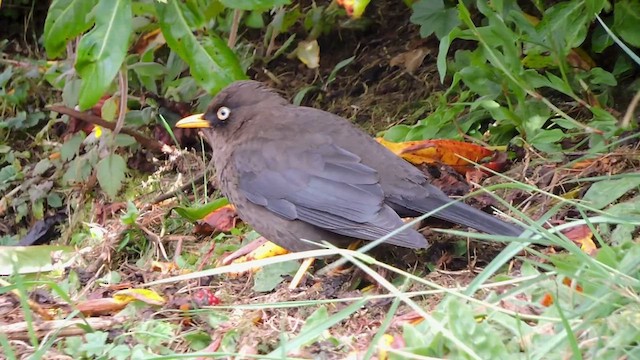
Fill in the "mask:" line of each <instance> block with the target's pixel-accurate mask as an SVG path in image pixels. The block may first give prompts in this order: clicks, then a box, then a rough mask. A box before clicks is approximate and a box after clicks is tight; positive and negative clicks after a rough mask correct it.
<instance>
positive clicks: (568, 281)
mask: <svg viewBox="0 0 640 360" xmlns="http://www.w3.org/2000/svg"><path fill="white" fill-rule="evenodd" d="M562 283H563V284H564V285H567V286H569V287H571V288H573V287H574V281H573V280H572V279H571V278H568V277H565V278H564V279H562ZM575 289H576V291H577V292H582V286H580V284H578V283H577V282H576V283H575Z"/></svg>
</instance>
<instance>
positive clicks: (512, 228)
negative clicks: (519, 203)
mask: <svg viewBox="0 0 640 360" xmlns="http://www.w3.org/2000/svg"><path fill="white" fill-rule="evenodd" d="M445 204H448V206H447V207H445V208H443V209H440V210H439V211H438V212H436V213H434V214H433V216H434V217H437V218H439V219H443V220H447V221H450V222H453V223H456V224H460V225H464V226H468V227H470V228H473V229H476V230H478V231H482V232H484V233H487V234H492V235H503V236H514V237H515V236H519V235H520V234H522V232H523V231H524V229H523V228H522V227H520V226H518V225H515V224H509V223H507V222H504V221H502V220H500V219H498V218H496V217H494V216H492V215H489V214H487V213H485V212H484V211H481V210H478V209H476V208H474V207H471V206H469V205H467V204H465V203H461V202H452V201H451V199H449V198H445V199H439V198H434V197H427V198H422V199H416V200H414V201H406V200H405V201H403V202H402V206H403V207H405V208H408V209H411V210H413V211H416V212H418V213H420V214H425V213H428V212H431V211H433V210H435V209H437V208H439V207H441V206H443V205H445Z"/></svg>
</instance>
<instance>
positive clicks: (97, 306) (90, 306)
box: [76, 299, 127, 316]
mask: <svg viewBox="0 0 640 360" xmlns="http://www.w3.org/2000/svg"><path fill="white" fill-rule="evenodd" d="M125 306H127V304H126V303H123V302H121V301H117V300H116V299H91V300H87V301H83V302H80V303H78V304H77V305H76V308H77V309H78V311H80V312H81V313H83V314H84V315H87V316H95V315H106V314H112V313H114V312H117V311H120V310H122V309H124V307H125Z"/></svg>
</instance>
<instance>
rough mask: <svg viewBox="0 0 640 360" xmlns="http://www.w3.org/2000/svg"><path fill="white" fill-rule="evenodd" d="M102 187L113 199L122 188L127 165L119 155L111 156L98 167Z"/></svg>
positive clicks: (101, 161)
mask: <svg viewBox="0 0 640 360" xmlns="http://www.w3.org/2000/svg"><path fill="white" fill-rule="evenodd" d="M96 168H97V177H98V182H99V183H100V187H101V188H102V190H104V191H105V192H106V193H107V195H109V196H110V197H111V198H113V197H115V196H116V194H117V193H118V190H120V188H121V187H122V181H123V180H124V175H125V171H126V170H127V163H126V162H125V161H124V159H123V158H122V156H120V155H118V154H109V155H107V156H106V157H105V158H104V159H102V160H100V162H98V165H96Z"/></svg>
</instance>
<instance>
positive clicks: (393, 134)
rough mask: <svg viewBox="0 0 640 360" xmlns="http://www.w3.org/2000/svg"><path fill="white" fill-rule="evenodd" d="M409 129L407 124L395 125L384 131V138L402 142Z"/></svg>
mask: <svg viewBox="0 0 640 360" xmlns="http://www.w3.org/2000/svg"><path fill="white" fill-rule="evenodd" d="M409 131H411V127H410V126H408V125H396V126H393V127H391V128H389V130H387V131H385V132H384V136H383V137H384V139H385V140H389V141H393V142H402V141H404V140H405V139H406V138H407V134H408V133H409Z"/></svg>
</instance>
